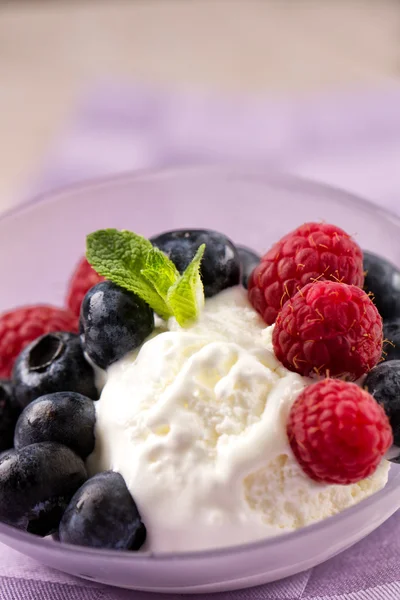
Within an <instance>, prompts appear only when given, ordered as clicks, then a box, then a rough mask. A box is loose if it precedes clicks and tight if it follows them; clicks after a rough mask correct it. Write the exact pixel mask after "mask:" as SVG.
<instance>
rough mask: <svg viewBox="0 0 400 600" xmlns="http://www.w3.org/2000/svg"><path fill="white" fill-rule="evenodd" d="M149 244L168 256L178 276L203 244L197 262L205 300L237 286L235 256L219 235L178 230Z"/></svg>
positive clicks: (237, 263)
mask: <svg viewBox="0 0 400 600" xmlns="http://www.w3.org/2000/svg"><path fill="white" fill-rule="evenodd" d="M150 241H151V243H152V244H154V246H157V248H159V249H160V250H162V251H163V252H164V253H165V254H166V255H167V256H169V258H170V259H171V260H172V262H173V263H174V264H175V266H176V268H177V269H178V271H179V272H180V273H182V272H183V271H184V270H185V269H186V267H187V266H188V264H189V263H190V261H191V260H192V259H193V257H194V255H195V254H196V251H197V249H198V247H199V246H201V244H206V250H205V252H204V256H203V260H202V262H201V278H202V281H203V285H204V294H205V296H206V298H210V297H211V296H215V295H216V294H218V293H219V292H221V291H222V290H224V289H225V288H229V287H232V286H234V285H239V283H240V259H239V255H238V252H237V250H236V248H235V246H234V244H233V243H232V242H231V241H230V239H228V238H227V237H226V235H224V234H223V233H218V232H217V231H208V230H206V229H178V230H176V231H167V232H166V233H162V234H161V235H157V236H155V237H153V238H151V239H150Z"/></svg>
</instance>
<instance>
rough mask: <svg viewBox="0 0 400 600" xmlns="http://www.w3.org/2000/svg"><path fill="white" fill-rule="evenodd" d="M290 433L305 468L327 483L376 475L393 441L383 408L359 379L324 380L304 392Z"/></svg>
mask: <svg viewBox="0 0 400 600" xmlns="http://www.w3.org/2000/svg"><path fill="white" fill-rule="evenodd" d="M287 434H288V437H289V442H290V446H291V448H292V450H293V453H294V455H295V457H296V459H297V461H298V462H299V464H300V466H301V467H302V469H303V471H304V472H305V473H306V474H307V475H308V476H309V477H311V479H315V480H316V481H321V482H324V483H338V484H342V485H344V484H349V483H356V482H357V481H361V479H365V478H366V477H368V476H369V475H371V474H372V473H373V472H374V471H375V470H376V468H377V466H378V465H379V463H380V461H381V460H382V458H383V456H384V454H385V452H386V451H387V450H388V449H389V448H390V446H391V445H392V443H393V435H392V430H391V427H390V424H389V420H388V418H387V416H386V414H385V411H384V410H383V408H382V407H381V406H380V405H379V404H378V403H377V402H376V401H375V400H374V399H373V397H372V396H371V395H370V394H368V392H366V391H365V390H362V389H361V388H359V387H358V386H357V385H356V384H355V383H346V382H345V381H340V380H335V379H325V380H323V381H320V382H318V383H315V384H313V385H310V386H309V387H307V388H305V390H303V392H301V394H300V396H299V397H298V398H297V400H296V401H295V403H294V404H293V406H292V409H291V411H290V415H289V421H288V424H287Z"/></svg>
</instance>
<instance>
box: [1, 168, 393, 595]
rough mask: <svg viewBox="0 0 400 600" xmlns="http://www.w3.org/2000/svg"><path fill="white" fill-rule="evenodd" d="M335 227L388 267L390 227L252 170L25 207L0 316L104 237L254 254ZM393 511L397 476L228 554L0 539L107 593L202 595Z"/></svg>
mask: <svg viewBox="0 0 400 600" xmlns="http://www.w3.org/2000/svg"><path fill="white" fill-rule="evenodd" d="M310 220H314V221H319V220H324V221H327V222H332V223H334V224H336V225H338V226H340V227H343V228H344V229H345V230H346V231H347V232H348V233H350V234H352V235H354V236H355V238H356V240H357V241H358V243H359V244H360V245H361V247H363V248H365V249H368V250H371V251H373V252H376V253H378V254H380V255H382V256H384V257H385V258H387V259H389V260H390V261H392V262H393V263H395V264H397V265H400V220H399V219H398V218H397V217H395V216H394V215H392V214H390V213H387V212H385V211H384V210H382V209H380V208H378V207H376V206H375V205H373V204H370V203H368V202H365V201H363V200H360V199H358V198H356V197H354V196H351V195H349V194H347V193H345V192H343V191H339V190H334V189H332V188H328V187H325V186H322V185H317V184H311V183H309V182H306V181H302V180H299V179H295V178H292V177H288V176H283V175H276V174H268V173H265V172H263V171H261V170H259V169H248V168H247V169H243V168H237V167H231V168H229V167H226V168H198V169H188V170H182V171H172V170H171V171H164V172H158V173H143V174H127V175H125V176H120V177H117V178H113V179H107V180H103V181H97V182H93V183H91V184H88V185H86V186H77V187H71V188H68V189H65V190H61V191H58V192H56V193H54V194H51V195H48V196H47V197H44V198H39V199H37V201H36V202H34V203H29V204H27V205H25V206H22V207H19V208H17V209H16V210H14V211H12V212H10V213H8V214H7V215H5V216H3V217H2V219H0V239H1V241H2V245H3V251H2V252H1V253H0V276H1V279H2V293H1V296H0V310H6V309H9V308H11V307H14V306H18V305H22V304H29V303H45V302H46V303H47V302H49V303H53V304H56V305H57V304H58V305H61V304H62V303H63V301H64V297H65V292H66V285H67V280H68V277H69V276H70V274H71V272H72V270H73V268H74V266H75V264H76V262H77V260H78V259H79V257H80V256H81V255H82V254H83V253H84V249H85V236H86V234H87V233H89V232H91V231H94V230H95V229H99V228H103V227H116V228H119V229H130V230H134V231H135V232H138V233H141V234H143V235H145V236H151V235H154V234H155V233H158V232H161V231H164V230H168V229H175V228H181V227H191V228H193V227H195V228H210V229H216V230H219V231H222V232H224V233H225V234H227V235H228V236H229V237H231V238H232V239H233V240H234V241H235V242H237V243H240V244H242V245H246V246H249V247H251V248H254V249H255V250H257V251H259V252H263V251H265V250H267V249H268V248H269V246H270V245H271V244H272V242H274V241H276V240H277V239H279V238H280V237H281V236H282V235H283V234H285V233H287V232H288V231H290V230H291V229H293V228H294V227H296V226H298V225H300V224H301V223H303V222H304V221H310ZM399 507H400V468H399V467H397V466H395V465H393V466H392V467H391V471H390V476H389V482H388V484H387V485H386V487H385V488H384V489H383V490H381V491H380V492H378V493H377V494H375V495H374V496H372V497H370V498H368V499H367V500H364V501H362V502H361V503H360V504H358V505H356V506H354V507H352V508H349V509H346V510H345V511H343V512H342V513H340V514H338V515H336V516H334V517H331V518H329V519H326V520H325V521H322V522H320V523H316V524H314V525H311V526H309V527H306V528H303V529H301V530H298V531H296V532H293V533H288V534H283V535H282V536H279V537H277V538H273V539H266V540H263V541H258V542H256V543H252V544H247V545H245V546H238V547H233V548H226V549H219V550H209V551H201V552H191V553H184V554H183V553H182V554H162V555H161V554H158V555H152V554H146V553H128V552H116V551H106V550H94V549H88V548H81V547H73V546H68V545H61V544H58V543H57V542H55V541H53V540H48V539H41V538H38V537H35V536H33V535H31V534H27V533H24V532H21V531H18V530H16V529H13V528H11V527H8V526H6V525H3V524H0V539H1V541H3V542H4V543H6V544H8V545H9V546H11V547H13V548H15V549H17V550H19V551H20V552H22V553H24V554H26V555H29V556H32V557H34V558H35V559H37V560H40V561H41V562H43V563H44V564H47V565H49V566H51V567H54V568H56V569H59V570H62V571H65V572H67V573H71V574H73V575H76V576H80V577H85V578H89V579H93V580H96V581H99V582H103V583H108V584H111V585H116V586H121V587H127V588H133V589H140V590H147V591H163V592H171V593H177V592H193V593H195V592H206V591H207V592H210V591H220V590H229V589H237V588H243V587H246V586H249V585H258V584H261V583H265V582H269V581H273V580H276V579H280V578H282V577H286V576H288V575H292V574H295V573H297V572H300V571H302V570H304V569H306V568H309V567H312V566H315V565H316V564H318V563H321V562H322V561H324V560H326V559H328V558H329V557H331V556H334V555H335V554H337V553H339V552H341V551H342V550H344V549H346V548H348V547H349V546H351V545H352V544H354V543H355V542H357V541H359V540H360V539H362V538H363V537H364V536H366V535H367V534H368V533H370V532H371V531H373V530H374V529H375V528H376V527H378V526H379V525H380V524H381V523H383V522H384V521H385V520H386V519H387V518H389V517H390V516H391V515H392V514H393V513H394V512H395V511H396V510H397V509H398V508H399Z"/></svg>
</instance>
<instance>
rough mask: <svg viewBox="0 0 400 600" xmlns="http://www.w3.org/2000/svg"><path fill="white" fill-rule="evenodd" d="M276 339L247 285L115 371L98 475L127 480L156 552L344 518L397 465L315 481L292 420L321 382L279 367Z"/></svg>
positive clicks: (101, 421)
mask: <svg viewBox="0 0 400 600" xmlns="http://www.w3.org/2000/svg"><path fill="white" fill-rule="evenodd" d="M271 338H272V327H266V326H265V323H264V322H263V321H262V319H261V318H260V316H259V315H258V314H257V313H256V312H255V311H254V309H253V308H252V307H251V305H250V304H249V302H248V300H247V293H246V290H244V289H243V288H241V287H235V288H230V289H228V290H225V291H223V292H221V293H220V294H218V295H217V296H215V297H214V298H211V299H209V300H207V301H206V304H205V307H204V310H203V311H202V313H201V316H200V318H199V320H198V321H197V322H196V323H195V324H194V325H193V326H191V327H190V328H187V329H181V328H180V327H179V326H178V324H177V323H176V321H175V320H174V319H171V320H170V321H169V322H168V323H167V324H160V327H158V328H157V329H156V331H155V332H154V333H153V335H152V336H151V337H150V338H149V339H148V340H147V341H146V342H145V343H144V344H143V345H142V347H141V349H140V350H139V352H135V353H132V354H130V355H128V356H126V357H124V358H123V359H122V360H121V361H119V363H117V364H115V365H113V366H112V367H111V368H110V369H109V370H108V374H107V381H106V384H105V387H104V389H103V391H102V394H101V398H100V400H99V401H98V402H97V403H96V411H97V425H96V448H95V451H94V453H93V454H92V455H91V457H90V458H89V461H88V463H89V469H90V471H91V472H96V471H100V470H105V469H113V470H116V471H119V472H120V473H121V474H122V476H123V477H124V478H125V481H126V483H127V485H128V488H129V489H130V491H131V493H132V495H133V497H134V499H135V501H136V503H137V505H138V508H139V510H140V513H141V515H142V518H143V521H144V522H145V523H146V527H147V531H148V538H147V542H146V546H145V549H150V550H152V551H154V552H184V551H191V550H202V549H209V548H217V547H223V546H230V545H235V544H242V543H247V542H251V541H256V540H259V539H261V538H265V537H268V536H274V535H277V534H279V533H283V532H286V531H292V530H294V529H297V528H299V527H302V526H305V525H308V524H311V523H313V522H315V521H318V520H321V519H324V518H326V517H329V516H331V515H334V514H335V513H337V512H339V511H341V510H343V509H345V508H347V507H349V506H352V505H353V504H355V503H357V502H359V501H360V500H362V499H363V498H365V497H367V496H370V495H371V494H373V493H374V492H376V491H378V490H379V489H381V488H382V487H384V485H385V484H386V482H387V478H388V471H389V463H387V462H386V461H383V462H382V463H381V465H380V467H379V468H378V470H377V471H376V472H375V473H374V474H373V475H372V476H371V477H370V478H368V479H366V480H363V481H360V482H359V483H357V484H353V485H348V486H339V485H322V484H318V483H315V482H313V481H312V480H311V479H309V478H308V477H307V476H306V475H305V474H304V473H303V471H302V470H301V468H300V466H299V465H298V463H297V462H296V460H295V458H294V456H293V454H292V451H291V449H290V446H289V442H288V439H287V435H286V422H287V417H288V413H289V411H290V408H291V406H292V404H293V402H294V401H295V399H296V397H297V395H298V394H299V392H300V391H301V390H302V389H304V387H305V386H306V385H308V384H309V383H310V382H311V380H310V379H307V378H305V377H302V376H300V375H298V374H296V373H292V372H290V371H288V370H287V369H285V368H284V367H283V366H282V365H281V363H279V361H278V360H277V359H276V358H275V356H274V353H273V349H272V342H271Z"/></svg>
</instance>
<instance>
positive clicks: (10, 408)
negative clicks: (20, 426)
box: [0, 379, 21, 452]
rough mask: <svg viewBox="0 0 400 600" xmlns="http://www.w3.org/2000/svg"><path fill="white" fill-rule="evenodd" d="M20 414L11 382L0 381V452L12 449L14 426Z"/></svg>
mask: <svg viewBox="0 0 400 600" xmlns="http://www.w3.org/2000/svg"><path fill="white" fill-rule="evenodd" d="M20 412H21V409H20V408H19V407H18V406H17V404H16V402H15V398H14V389H13V385H12V383H11V381H8V380H7V379H0V452H1V451H2V450H7V449H8V448H12V446H13V439H14V429H15V424H16V422H17V419H18V417H19V414H20Z"/></svg>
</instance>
